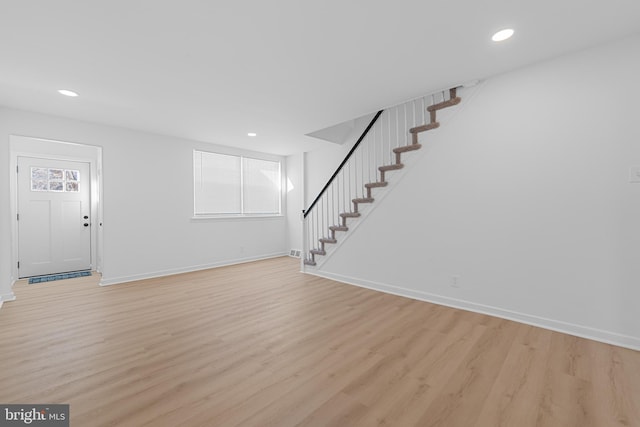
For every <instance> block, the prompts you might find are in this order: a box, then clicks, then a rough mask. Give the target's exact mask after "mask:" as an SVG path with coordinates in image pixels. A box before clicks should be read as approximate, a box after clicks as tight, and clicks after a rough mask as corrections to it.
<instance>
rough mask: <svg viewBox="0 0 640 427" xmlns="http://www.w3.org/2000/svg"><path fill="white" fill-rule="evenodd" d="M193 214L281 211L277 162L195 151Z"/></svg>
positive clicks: (223, 214)
mask: <svg viewBox="0 0 640 427" xmlns="http://www.w3.org/2000/svg"><path fill="white" fill-rule="evenodd" d="M193 170H194V187H195V192H194V193H195V194H194V196H195V202H194V207H195V212H194V213H195V215H196V216H253V215H280V212H281V209H280V198H281V196H280V195H281V191H280V187H281V185H280V184H281V175H280V162H277V161H271V160H261V159H252V158H249V157H241V156H230V155H226V154H218V153H209V152H206V151H194V165H193Z"/></svg>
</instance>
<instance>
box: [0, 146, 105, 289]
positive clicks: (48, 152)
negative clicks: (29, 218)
mask: <svg viewBox="0 0 640 427" xmlns="http://www.w3.org/2000/svg"><path fill="white" fill-rule="evenodd" d="M9 152H10V169H9V170H10V172H11V173H10V174H9V175H10V178H9V187H10V189H9V198H10V201H9V204H10V211H11V218H12V221H11V223H12V227H11V276H12V278H11V283H12V285H13V284H15V282H16V281H17V280H18V261H19V259H18V254H19V252H18V249H19V248H18V246H19V242H18V220H17V213H18V174H17V173H16V170H17V167H18V157H36V158H43V159H51V160H69V161H75V162H85V163H89V169H90V178H91V180H90V184H91V190H90V194H91V218H90V221H91V223H92V224H95V225H96V226H95V227H91V269H92V270H95V271H97V272H98V273H102V266H103V257H102V254H103V241H104V239H103V233H102V223H103V212H104V211H103V203H102V199H103V197H102V194H103V193H102V147H98V146H93V145H86V144H80V143H75V142H66V141H56V140H51V139H44V138H36V137H27V136H19V135H10V136H9Z"/></svg>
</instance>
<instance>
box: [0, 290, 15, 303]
mask: <svg viewBox="0 0 640 427" xmlns="http://www.w3.org/2000/svg"><path fill="white" fill-rule="evenodd" d="M15 300H16V295H15V294H14V293H13V292H9V293H8V294H2V295H0V306H1V305H2V303H3V302H8V301H15Z"/></svg>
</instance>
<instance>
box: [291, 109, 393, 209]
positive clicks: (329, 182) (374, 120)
mask: <svg viewBox="0 0 640 427" xmlns="http://www.w3.org/2000/svg"><path fill="white" fill-rule="evenodd" d="M383 111H384V110H380V111H378V112H377V113H376V115H375V116H373V119H371V122H369V125H368V126H367V128H366V129H365V130H364V132H362V135H360V138H358V141H356V143H355V144H354V145H353V147H351V150H349V152H348V153H347V155H346V156H345V158H344V160H342V163H340V166H338V169H336V171H335V172H334V173H333V175H331V178H329V181H328V182H327V183H326V185H325V186H324V188H323V189H322V191H320V194H318V197H316V199H315V200H314V201H313V203H311V206H309V209H307V210H303V211H302V212H303V214H304V217H305V218H306V217H307V215H308V214H309V212H311V209H313V207H314V206H315V205H316V203H318V200H320V198H321V197H322V195H323V194H324V192H325V191H327V188H329V186H330V185H331V183H332V182H333V180H334V179H335V177H336V176H338V174H339V173H340V171H341V170H342V168H343V167H344V165H345V164H346V163H347V162H348V161H349V159H350V158H351V155H352V154H353V152H354V151H356V149H357V148H358V145H360V143H361V142H362V140H363V139H364V138H365V137H366V136H367V134H368V133H369V130H370V129H371V128H372V127H373V125H374V124H375V123H376V121H377V120H378V117H380V115H381V114H382V112H383Z"/></svg>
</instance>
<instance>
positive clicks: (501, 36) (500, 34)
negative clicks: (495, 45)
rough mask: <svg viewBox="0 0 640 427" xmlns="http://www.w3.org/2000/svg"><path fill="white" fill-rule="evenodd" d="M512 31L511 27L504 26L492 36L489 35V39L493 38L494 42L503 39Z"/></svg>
mask: <svg viewBox="0 0 640 427" xmlns="http://www.w3.org/2000/svg"><path fill="white" fill-rule="evenodd" d="M513 32H514V31H513V29H511V28H505V29H504V30H500V31H498V32H497V33H495V34H494V35H493V37H491V40H493V41H494V42H502V41H505V40H507V39H508V38H510V37H511V36H512V35H513Z"/></svg>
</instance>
